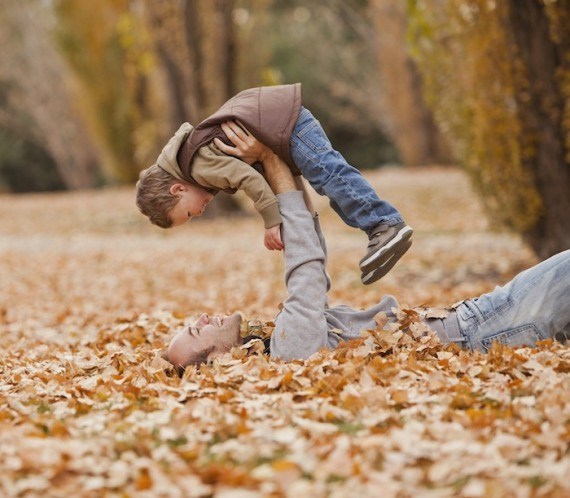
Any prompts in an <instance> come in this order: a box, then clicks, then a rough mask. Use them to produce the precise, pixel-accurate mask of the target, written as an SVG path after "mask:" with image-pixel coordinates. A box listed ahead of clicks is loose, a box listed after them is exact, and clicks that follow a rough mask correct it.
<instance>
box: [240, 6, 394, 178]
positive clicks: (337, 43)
mask: <svg viewBox="0 0 570 498" xmlns="http://www.w3.org/2000/svg"><path fill="white" fill-rule="evenodd" d="M245 4H246V2H244V5H245ZM367 9H368V2H367V0H348V1H336V0H331V1H328V2H326V3H325V2H315V3H307V2H303V1H301V0H274V1H273V3H272V6H271V14H272V15H271V16H269V18H268V19H263V22H264V24H265V27H264V30H263V33H262V36H261V37H260V39H261V40H263V43H260V45H262V46H263V45H266V46H268V47H271V52H270V54H269V60H268V61H267V63H266V67H265V69H264V71H263V73H262V75H263V80H262V84H276V83H284V82H295V81H301V82H302V83H303V102H304V103H305V105H306V106H307V107H308V108H309V109H311V110H312V111H313V112H314V113H315V115H316V116H317V118H318V119H319V120H321V121H322V122H323V126H324V128H325V129H326V131H327V134H328V135H329V137H330V138H331V141H332V142H333V143H334V144H335V147H337V148H338V149H339V150H340V151H341V152H342V153H343V154H344V155H345V156H346V157H347V159H348V160H349V161H350V162H351V163H352V164H354V165H356V166H358V167H363V168H366V167H375V166H378V165H379V164H381V163H385V162H391V161H396V160H397V151H396V149H395V147H394V146H393V144H392V143H391V141H390V140H389V139H388V137H387V132H388V130H389V122H388V120H387V114H386V109H385V107H384V105H383V102H382V99H380V98H379V95H380V93H381V91H382V89H381V87H380V86H379V82H378V65H377V64H376V60H375V58H376V56H375V51H374V45H373V43H372V42H371V40H372V39H373V36H374V31H373V29H372V26H371V24H370V21H369V19H368V14H367ZM251 19H252V21H251V22H255V21H256V20H257V17H256V16H254V15H253V14H252V16H251Z"/></svg>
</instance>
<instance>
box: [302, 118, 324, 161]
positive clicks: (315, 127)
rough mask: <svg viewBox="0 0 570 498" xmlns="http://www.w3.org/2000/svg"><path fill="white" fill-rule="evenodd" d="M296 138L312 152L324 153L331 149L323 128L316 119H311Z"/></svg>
mask: <svg viewBox="0 0 570 498" xmlns="http://www.w3.org/2000/svg"><path fill="white" fill-rule="evenodd" d="M297 138H298V139H299V140H300V141H301V142H302V143H303V144H304V145H305V146H306V147H308V148H309V149H311V150H312V151H313V152H317V153H320V152H325V151H327V150H330V149H332V146H331V143H330V141H329V139H328V138H327V136H326V134H325V132H324V130H323V128H322V127H321V125H320V123H319V122H318V121H317V120H316V119H312V120H311V121H310V122H309V124H307V126H305V127H304V128H302V129H301V130H299V132H298V133H297Z"/></svg>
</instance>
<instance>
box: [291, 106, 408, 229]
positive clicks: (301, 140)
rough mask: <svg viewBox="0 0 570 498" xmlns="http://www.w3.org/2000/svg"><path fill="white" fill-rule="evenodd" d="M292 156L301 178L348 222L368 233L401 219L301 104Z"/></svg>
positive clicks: (292, 140)
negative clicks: (336, 147)
mask: <svg viewBox="0 0 570 498" xmlns="http://www.w3.org/2000/svg"><path fill="white" fill-rule="evenodd" d="M291 156H292V157H293V161H295V164H296V165H297V167H298V168H299V170H300V171H301V173H302V174H303V177H304V178H305V179H306V180H307V181H308V182H309V183H310V184H311V186H312V187H313V188H314V189H315V191H316V192H317V193H318V194H320V195H326V196H327V197H328V198H329V201H330V205H331V207H332V208H333V209H334V210H335V211H336V212H337V213H338V215H339V216H340V217H341V218H342V220H343V221H344V222H345V223H346V224H347V225H349V226H351V227H355V228H360V229H361V230H364V231H365V232H367V233H370V231H371V230H372V229H373V228H374V227H375V226H376V225H378V224H380V223H383V222H386V223H387V224H388V225H396V224H398V223H400V222H401V221H402V216H401V215H400V213H399V212H398V211H397V210H396V209H395V208H394V207H393V206H392V205H391V204H390V203H388V202H386V201H383V200H381V199H380V198H379V197H378V195H377V194H376V192H375V191H374V189H373V188H372V185H370V183H369V182H368V181H367V180H366V179H365V178H364V177H363V176H362V175H361V173H360V171H358V170H357V169H356V168H354V167H353V166H351V165H350V164H348V163H347V162H346V159H345V158H344V157H343V156H342V155H341V154H340V152H337V151H336V150H334V149H333V148H332V146H331V143H330V141H329V139H328V138H327V136H326V134H325V132H324V130H323V128H322V127H321V124H320V123H319V122H318V121H317V120H316V119H315V118H314V116H313V115H312V114H311V112H310V111H309V110H308V109H305V108H304V107H301V112H300V114H299V119H298V120H297V124H296V125H295V128H294V129H293V133H292V135H291Z"/></svg>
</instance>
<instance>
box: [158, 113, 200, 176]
mask: <svg viewBox="0 0 570 498" xmlns="http://www.w3.org/2000/svg"><path fill="white" fill-rule="evenodd" d="M193 129H194V128H193V127H192V125H191V124H190V123H182V125H181V126H180V128H178V130H177V131H176V133H175V134H174V136H173V137H172V138H171V139H170V140H169V141H168V143H167V144H166V145H165V146H164V148H163V149H162V152H161V153H160V155H159V156H158V159H157V160H156V164H157V166H158V167H159V168H161V169H163V170H164V171H166V172H167V173H170V174H171V175H172V176H174V177H176V178H178V179H179V180H182V181H188V179H186V178H185V177H184V175H183V173H182V170H181V169H180V166H179V165H178V161H177V159H176V156H177V155H178V151H179V150H180V147H181V145H182V144H183V143H184V141H185V140H186V139H187V138H188V135H189V134H190V133H191V132H192V130H193Z"/></svg>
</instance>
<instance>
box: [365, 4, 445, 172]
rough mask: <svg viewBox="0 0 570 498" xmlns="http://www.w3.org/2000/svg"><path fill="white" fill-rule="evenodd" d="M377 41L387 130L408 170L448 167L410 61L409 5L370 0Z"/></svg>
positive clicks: (440, 141)
mask: <svg viewBox="0 0 570 498" xmlns="http://www.w3.org/2000/svg"><path fill="white" fill-rule="evenodd" d="M369 13H370V19H371V21H372V25H373V26H374V35H373V38H372V39H373V40H374V43H375V52H376V57H377V60H378V65H379V71H380V84H379V89H380V90H381V91H379V92H378V93H379V97H380V98H381V99H382V103H383V106H384V108H385V110H386V121H387V129H388V133H389V135H390V137H391V138H392V140H394V142H395V143H396V146H397V147H398V152H399V154H400V158H401V161H402V163H403V164H404V165H407V166H412V165H413V166H417V165H425V164H430V163H431V164H446V163H450V162H451V161H452V159H451V154H450V151H449V148H448V147H447V146H446V144H445V143H444V139H443V136H442V134H441V133H440V131H439V129H438V128H437V126H436V124H435V120H434V117H433V114H432V111H431V109H430V108H429V107H428V106H427V105H426V104H425V103H424V100H423V94H422V86H423V83H422V77H421V74H420V72H419V70H418V68H417V65H416V63H415V61H414V60H413V59H412V58H411V57H410V54H409V48H408V41H407V30H408V18H407V9H406V3H405V2H402V0H370V2H369Z"/></svg>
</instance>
